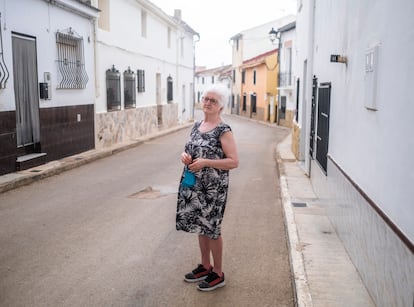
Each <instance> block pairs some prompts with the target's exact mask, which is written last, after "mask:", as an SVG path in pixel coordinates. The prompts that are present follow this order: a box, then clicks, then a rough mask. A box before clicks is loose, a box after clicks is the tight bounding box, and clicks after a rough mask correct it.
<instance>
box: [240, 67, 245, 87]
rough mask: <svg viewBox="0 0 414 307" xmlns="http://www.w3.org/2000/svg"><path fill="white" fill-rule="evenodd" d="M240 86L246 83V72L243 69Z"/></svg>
mask: <svg viewBox="0 0 414 307" xmlns="http://www.w3.org/2000/svg"><path fill="white" fill-rule="evenodd" d="M241 77H242V84H245V83H246V71H245V70H244V69H243V71H242V76H241Z"/></svg>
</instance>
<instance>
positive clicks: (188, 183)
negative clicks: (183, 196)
mask: <svg viewBox="0 0 414 307" xmlns="http://www.w3.org/2000/svg"><path fill="white" fill-rule="evenodd" d="M195 183H196V177H195V175H194V174H193V173H192V172H191V171H190V170H189V169H187V168H186V169H185V170H184V178H183V181H182V182H181V184H182V186H183V187H184V188H192V187H193V186H194V185H195Z"/></svg>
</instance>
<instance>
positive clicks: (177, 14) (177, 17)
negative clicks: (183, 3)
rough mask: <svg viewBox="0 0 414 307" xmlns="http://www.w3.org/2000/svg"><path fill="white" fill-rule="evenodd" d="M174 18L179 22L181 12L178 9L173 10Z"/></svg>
mask: <svg viewBox="0 0 414 307" xmlns="http://www.w3.org/2000/svg"><path fill="white" fill-rule="evenodd" d="M174 18H175V19H178V20H181V10H180V9H175V10H174Z"/></svg>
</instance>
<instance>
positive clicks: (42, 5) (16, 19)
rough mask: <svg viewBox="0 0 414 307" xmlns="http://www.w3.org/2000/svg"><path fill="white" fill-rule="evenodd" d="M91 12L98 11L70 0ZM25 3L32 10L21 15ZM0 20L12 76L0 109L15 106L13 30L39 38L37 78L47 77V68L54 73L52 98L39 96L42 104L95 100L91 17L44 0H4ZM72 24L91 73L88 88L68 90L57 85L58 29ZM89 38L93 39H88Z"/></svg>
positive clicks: (1, 92)
mask: <svg viewBox="0 0 414 307" xmlns="http://www.w3.org/2000/svg"><path fill="white" fill-rule="evenodd" d="M68 3H70V4H73V5H74V7H77V8H79V9H82V10H86V12H88V13H90V14H91V15H92V16H97V12H95V11H94V10H92V9H85V6H83V5H81V4H77V3H76V2H75V1H68ZM22 7H25V9H27V11H28V12H30V14H26V16H25V17H24V18H22V11H21V10H22ZM0 10H1V24H2V36H3V41H2V42H3V51H4V60H5V64H6V66H7V68H8V70H9V73H10V77H9V80H8V82H7V86H6V88H5V89H2V90H0V111H10V110H15V109H16V106H15V102H14V83H13V75H12V73H13V66H12V65H13V57H12V39H11V34H12V32H16V33H20V34H23V35H29V36H32V37H35V38H36V44H37V60H38V62H37V65H38V80H39V82H43V81H44V76H43V74H44V72H50V73H51V77H52V81H51V83H52V87H51V91H52V98H51V99H50V100H40V104H39V106H40V108H47V107H61V106H69V105H84V104H93V103H94V66H93V65H94V62H93V52H94V48H93V43H92V40H93V23H92V21H91V20H90V19H88V18H85V17H82V16H80V15H77V14H72V13H68V11H67V10H63V9H62V8H60V7H57V6H55V5H52V4H48V3H46V2H45V1H33V0H19V1H10V0H1V1H0ZM69 28H72V29H73V30H74V31H75V32H76V33H77V34H78V35H79V36H81V37H83V44H84V58H85V69H86V72H87V74H88V77H89V81H88V84H87V86H86V88H85V89H78V90H65V89H57V88H56V86H57V82H58V66H57V64H56V60H57V48H56V32H57V31H62V30H65V29H69ZM89 40H90V41H89Z"/></svg>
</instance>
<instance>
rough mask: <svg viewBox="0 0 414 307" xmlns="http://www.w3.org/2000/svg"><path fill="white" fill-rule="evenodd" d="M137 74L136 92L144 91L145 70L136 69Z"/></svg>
mask: <svg viewBox="0 0 414 307" xmlns="http://www.w3.org/2000/svg"><path fill="white" fill-rule="evenodd" d="M137 76H138V93H143V92H145V71H144V70H142V69H138V70H137Z"/></svg>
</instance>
